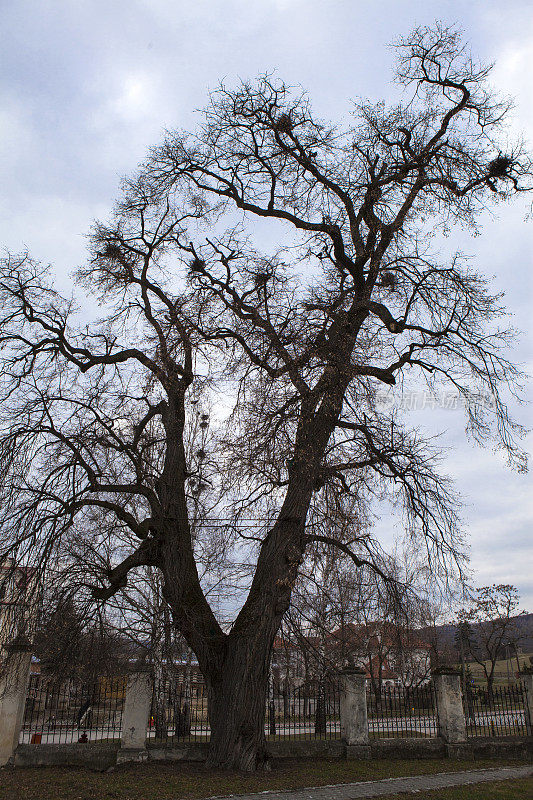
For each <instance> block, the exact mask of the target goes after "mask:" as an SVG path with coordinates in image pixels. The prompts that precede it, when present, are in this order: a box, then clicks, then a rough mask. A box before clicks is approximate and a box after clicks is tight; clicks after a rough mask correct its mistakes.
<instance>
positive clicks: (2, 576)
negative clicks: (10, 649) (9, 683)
mask: <svg viewBox="0 0 533 800" xmlns="http://www.w3.org/2000/svg"><path fill="white" fill-rule="evenodd" d="M34 576H35V570H34V569H32V568H30V567H25V566H20V565H17V564H16V563H15V562H14V561H13V560H12V559H5V560H4V561H3V562H2V563H1V564H0V659H1V658H2V657H3V655H4V654H5V647H6V645H7V644H9V643H10V642H11V641H13V640H14V639H15V638H16V637H17V636H19V635H26V636H29V635H30V634H31V632H32V629H33V625H34V623H35V620H36V608H37V603H38V600H37V597H36V593H35V579H34Z"/></svg>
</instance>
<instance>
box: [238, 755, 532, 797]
mask: <svg viewBox="0 0 533 800" xmlns="http://www.w3.org/2000/svg"><path fill="white" fill-rule="evenodd" d="M530 776H533V764H527V765H525V766H523V767H499V768H497V769H474V770H468V772H439V773H437V774H436V775H414V776H412V777H409V778H387V779H386V780H381V781H364V782H360V783H342V784H337V785H335V786H317V787H313V788H309V789H298V790H297V791H278V792H259V793H258V794H240V795H231V798H232V800H356V798H362V797H383V796H384V795H390V794H396V793H401V792H406V793H407V794H409V793H410V792H420V791H428V792H429V791H433V790H434V789H444V788H446V787H448V786H464V785H465V784H469V783H484V782H486V781H501V780H508V779H510V778H528V777H530Z"/></svg>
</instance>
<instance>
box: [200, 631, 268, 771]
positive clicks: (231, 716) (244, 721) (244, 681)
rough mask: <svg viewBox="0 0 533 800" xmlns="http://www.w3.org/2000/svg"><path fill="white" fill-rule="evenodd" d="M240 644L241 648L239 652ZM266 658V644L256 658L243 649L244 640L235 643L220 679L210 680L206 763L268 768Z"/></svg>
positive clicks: (215, 765) (216, 765)
mask: <svg viewBox="0 0 533 800" xmlns="http://www.w3.org/2000/svg"><path fill="white" fill-rule="evenodd" d="M241 647H242V648H243V651H242V652H241V653H240V654H239V653H238V651H239V650H241ZM239 655H240V657H239ZM256 655H257V653H256ZM268 660H269V650H268V649H267V648H265V653H264V654H263V657H261V656H259V658H257V660H256V659H255V658H253V657H251V654H250V653H246V652H244V644H241V645H240V646H239V645H237V646H236V647H235V649H234V651H233V652H232V653H231V654H230V655H229V657H228V659H227V663H226V664H225V665H224V670H223V672H222V675H221V678H220V680H218V681H216V682H210V686H209V723H210V727H211V742H210V746H209V754H208V757H207V762H206V766H208V767H216V768H218V769H237V770H242V771H244V772H253V771H254V770H257V769H268V756H267V750H266V737H265V709H266V700H267V690H268Z"/></svg>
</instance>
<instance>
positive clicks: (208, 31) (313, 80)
mask: <svg viewBox="0 0 533 800" xmlns="http://www.w3.org/2000/svg"><path fill="white" fill-rule="evenodd" d="M0 9H1V12H2V13H1V23H0V26H1V37H2V40H1V44H0V63H1V75H0V137H1V148H0V181H1V186H2V192H1V197H0V227H1V231H0V245H2V246H5V247H7V248H9V249H11V250H14V251H19V250H21V249H22V248H24V247H27V248H28V249H29V250H30V252H31V253H32V255H33V256H34V257H35V258H37V259H39V260H42V261H44V262H47V263H48V262H49V263H51V264H52V265H53V267H54V270H55V272H56V274H57V277H58V282H59V284H60V286H61V287H62V288H66V287H68V285H69V280H68V275H69V273H70V272H71V271H72V270H73V269H74V268H75V267H76V266H77V265H78V264H80V263H81V262H83V260H84V247H85V240H84V235H85V233H86V232H87V230H88V228H89V226H90V224H91V221H92V220H93V219H95V218H105V217H106V216H107V214H108V212H109V209H110V206H111V204H112V202H113V200H114V198H115V197H116V196H117V192H118V181H119V178H120V176H121V175H123V174H127V173H130V172H132V171H133V170H134V169H135V167H136V165H137V163H138V162H139V161H140V160H141V159H142V158H143V155H144V154H145V151H146V149H147V147H149V146H150V145H151V144H154V143H156V142H157V141H158V139H159V138H160V136H161V133H162V131H163V130H164V129H165V128H173V127H180V128H191V127H194V125H195V124H196V117H195V114H194V111H195V109H198V108H201V107H202V106H203V105H205V103H206V99H207V93H208V91H209V89H212V88H214V87H216V85H217V84H218V83H219V82H220V81H221V80H222V79H224V81H225V82H226V83H228V84H229V85H231V84H234V83H235V82H236V81H237V80H238V79H239V78H243V79H248V78H254V77H256V76H257V75H258V74H259V73H262V72H266V71H268V72H270V71H272V70H275V71H276V73H277V74H278V75H279V77H281V78H283V79H284V80H285V81H286V82H288V83H292V84H301V85H302V86H303V87H305V88H306V89H307V90H308V91H309V94H310V96H311V98H312V101H313V106H314V108H315V110H316V112H317V113H318V115H319V116H321V117H325V118H328V117H329V118H331V119H333V120H337V121H341V120H342V119H344V118H345V117H346V115H347V113H348V112H349V110H350V98H355V97H366V98H369V99H371V100H379V99H391V98H392V97H393V96H394V93H395V92H396V91H397V90H396V89H395V88H394V87H391V85H390V79H391V71H392V63H393V54H392V52H391V51H390V49H389V48H388V43H389V42H390V41H391V40H392V39H394V38H395V37H396V36H398V35H401V34H406V33H408V31H409V30H410V29H411V28H412V27H414V26H415V25H419V24H431V23H432V22H433V21H434V20H435V19H441V20H443V21H445V22H449V23H457V24H458V25H459V26H460V27H461V28H462V29H463V30H464V31H465V35H466V37H467V39H468V40H469V41H470V42H471V45H472V50H473V52H474V53H475V54H477V55H478V56H480V57H481V58H483V59H484V60H488V61H493V62H494V63H495V69H494V73H493V79H492V80H493V83H494V84H495V85H496V86H497V87H498V88H500V89H501V90H503V91H504V92H506V93H511V94H513V95H514V96H515V97H516V111H515V123H514V124H515V127H516V129H517V130H518V131H523V132H525V134H526V136H529V138H530V140H531V139H533V136H532V134H531V132H532V129H533V81H532V79H531V74H532V71H533V13H532V11H533V8H532V3H531V0H524V2H518V0H505V2H503V0H496V1H494V0H477V1H476V0H469V1H468V2H460V1H459V0H448V1H447V2H446V1H445V0H440V2H435V1H433V2H432V0H425V2H416V1H415V0H409V2H406V0H390V1H389V2H385V1H384V0H372V2H369V1H367V0H365V1H364V2H363V0H193V1H192V2H191V0H187V2H184V0H127V1H126V0H113V2H109V0H108V1H107V2H100V1H99V0H62V2H53V1H52V0H39V1H38V2H36V0H32V1H31V2H30V1H29V0H11V1H10V2H9V1H8V0H2V2H1V3H0ZM526 211H527V207H526V204H525V203H523V204H522V205H520V204H516V205H513V206H512V207H505V208H504V209H502V211H501V213H499V216H498V218H497V219H488V218H487V220H486V222H485V225H484V227H483V231H482V235H481V236H480V237H478V238H476V239H471V238H469V237H468V236H466V235H464V234H461V235H459V234H457V235H454V237H453V245H454V246H455V245H456V246H457V247H460V248H461V249H463V250H464V251H465V252H467V253H469V254H471V255H472V256H474V257H475V258H476V260H477V263H478V265H479V268H480V269H481V270H482V271H483V272H484V273H485V274H486V275H489V276H492V275H494V276H495V281H494V283H495V286H496V287H497V288H498V289H500V290H505V292H506V295H507V301H506V302H507V306H508V308H509V309H510V310H511V311H512V312H513V314H514V319H513V323H514V325H515V326H516V327H518V328H520V329H521V330H522V331H524V337H523V339H522V341H521V343H520V346H519V347H517V350H516V358H517V359H518V360H519V361H520V362H521V363H522V364H523V365H524V366H526V367H528V368H529V371H531V368H532V365H533V352H532V351H533V348H532V340H531V336H530V334H529V330H530V327H531V313H532V307H531V296H532V292H531V285H532V279H531V275H532V264H531V256H532V244H533V222H530V223H525V222H524V218H525V214H526ZM520 415H521V420H522V421H523V422H524V423H525V424H526V425H528V426H529V427H530V426H531V410H530V408H528V407H524V408H522V409H521V411H520ZM419 416H420V421H422V422H423V424H427V425H428V426H429V428H430V429H431V430H432V431H436V430H439V429H444V430H445V431H446V433H445V439H444V442H445V446H446V460H445V466H446V468H447V470H448V472H449V473H450V474H451V475H452V476H454V477H455V478H456V480H457V482H458V486H459V489H460V490H461V492H462V494H463V497H464V499H465V502H466V510H465V524H466V528H467V531H468V533H469V535H470V544H471V560H472V567H473V569H474V579H475V582H476V583H477V584H487V583H493V582H495V583H513V584H515V585H516V586H518V588H519V589H520V592H521V595H522V604H523V607H525V608H527V609H528V610H530V611H533V542H532V519H533V500H532V499H531V498H532V496H533V492H532V491H531V488H532V487H531V478H530V477H528V476H523V475H517V474H513V473H511V472H509V471H508V470H507V469H506V467H505V465H504V463H503V461H502V459H501V457H500V456H499V455H497V454H495V453H493V452H492V451H491V450H490V449H489V450H480V449H478V448H476V447H475V446H474V445H473V444H471V443H468V442H467V441H466V439H465V437H464V431H463V428H464V423H463V420H462V418H461V416H460V415H459V413H458V412H453V411H443V410H440V411H435V412H430V411H428V410H426V411H424V412H423V414H421V415H419ZM387 524H388V522H387Z"/></svg>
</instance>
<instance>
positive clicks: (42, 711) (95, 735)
mask: <svg viewBox="0 0 533 800" xmlns="http://www.w3.org/2000/svg"><path fill="white" fill-rule="evenodd" d="M125 693H126V680H125V678H122V677H119V678H107V677H105V678H98V679H97V680H96V681H94V682H91V683H81V682H78V681H74V680H65V681H61V682H57V681H52V680H47V679H42V678H41V676H40V675H31V676H30V681H29V686H28V693H27V697H26V704H25V707H24V716H23V720H22V728H21V732H20V737H19V741H20V742H21V743H24V744H28V743H32V744H65V743H70V742H88V741H96V740H98V741H101V740H102V739H120V735H121V732H122V711H123V707H124V697H125Z"/></svg>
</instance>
